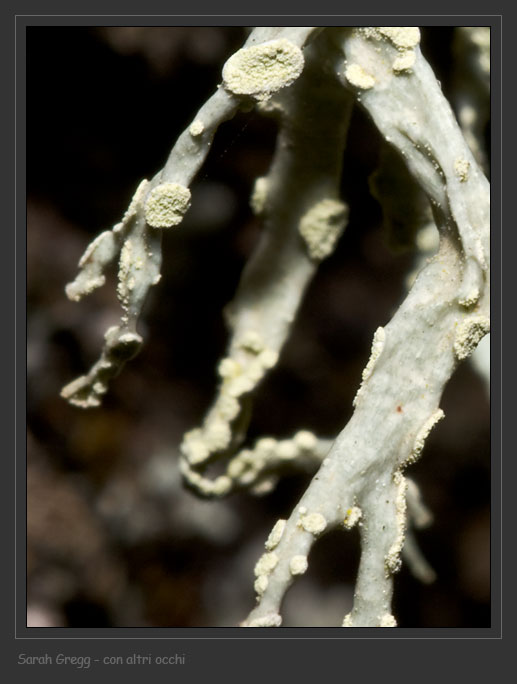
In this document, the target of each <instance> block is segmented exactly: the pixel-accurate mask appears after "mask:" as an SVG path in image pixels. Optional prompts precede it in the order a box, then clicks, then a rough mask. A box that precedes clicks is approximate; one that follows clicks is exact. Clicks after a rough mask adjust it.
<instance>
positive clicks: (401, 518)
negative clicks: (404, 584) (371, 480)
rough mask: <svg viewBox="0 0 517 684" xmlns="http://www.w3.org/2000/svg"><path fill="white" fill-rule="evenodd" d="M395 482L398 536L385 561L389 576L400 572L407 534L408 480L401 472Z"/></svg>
mask: <svg viewBox="0 0 517 684" xmlns="http://www.w3.org/2000/svg"><path fill="white" fill-rule="evenodd" d="M393 480H394V482H395V485H396V487H397V493H396V495H395V521H396V536H395V540H394V541H393V543H392V545H391V546H390V548H389V551H388V553H387V554H386V557H385V559H384V564H385V568H386V574H387V575H388V576H389V575H391V574H393V573H395V572H398V571H399V570H400V568H401V566H402V561H401V560H400V553H401V551H402V547H403V546H404V537H405V532H406V492H407V482H406V478H405V477H404V476H403V475H402V473H400V472H399V471H397V472H396V473H395V475H394V477H393ZM381 626H382V625H381ZM385 626H388V625H385Z"/></svg>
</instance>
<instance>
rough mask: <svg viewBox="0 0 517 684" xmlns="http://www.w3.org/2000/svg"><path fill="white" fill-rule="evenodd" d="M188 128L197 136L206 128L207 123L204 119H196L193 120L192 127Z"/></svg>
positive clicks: (194, 136)
mask: <svg viewBox="0 0 517 684" xmlns="http://www.w3.org/2000/svg"><path fill="white" fill-rule="evenodd" d="M188 130H189V133H190V135H191V136H192V137H193V138H197V137H198V136H200V135H201V133H203V131H204V130H205V124H204V123H203V122H202V121H200V120H199V119H196V120H195V121H193V122H192V123H191V124H190V127H189V129H188Z"/></svg>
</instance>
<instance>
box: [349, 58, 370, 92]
mask: <svg viewBox="0 0 517 684" xmlns="http://www.w3.org/2000/svg"><path fill="white" fill-rule="evenodd" d="M345 76H346V79H347V81H348V82H349V83H351V85H353V86H355V87H356V88H360V89H361V90H369V89H370V88H373V86H374V85H375V78H374V77H373V76H372V75H371V74H369V73H368V72H367V71H366V70H365V69H363V67H362V66H361V65H360V64H349V65H348V66H347V67H346V69H345Z"/></svg>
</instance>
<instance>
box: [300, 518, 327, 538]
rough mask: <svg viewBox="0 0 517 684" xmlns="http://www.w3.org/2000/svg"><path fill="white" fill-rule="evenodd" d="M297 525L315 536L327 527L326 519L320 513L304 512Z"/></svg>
mask: <svg viewBox="0 0 517 684" xmlns="http://www.w3.org/2000/svg"><path fill="white" fill-rule="evenodd" d="M298 525H299V526H300V527H302V528H303V529H304V530H305V531H306V532H310V533H311V534H313V535H314V536H315V537H317V536H318V535H320V534H321V533H322V532H323V530H324V529H325V528H326V527H327V521H326V520H325V517H324V516H323V515H322V514H321V513H305V514H303V515H302V516H301V517H300V520H299V521H298Z"/></svg>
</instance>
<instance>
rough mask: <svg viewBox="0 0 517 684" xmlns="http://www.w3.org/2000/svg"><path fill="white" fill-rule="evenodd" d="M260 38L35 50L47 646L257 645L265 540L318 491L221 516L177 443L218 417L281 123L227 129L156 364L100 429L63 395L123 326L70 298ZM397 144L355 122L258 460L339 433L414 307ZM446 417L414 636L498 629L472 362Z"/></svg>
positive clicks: (309, 602)
mask: <svg viewBox="0 0 517 684" xmlns="http://www.w3.org/2000/svg"><path fill="white" fill-rule="evenodd" d="M452 32H453V29H452V28H429V29H425V30H424V35H423V39H422V49H423V52H424V55H425V56H426V57H427V58H428V59H429V60H430V61H431V63H432V65H433V67H434V68H435V71H436V73H437V76H438V78H439V80H440V81H441V84H442V88H443V89H444V91H445V93H446V94H448V93H449V92H450V88H451V87H452V84H451V80H450V79H451V76H450V72H451V70H450V69H449V64H450V58H451V39H452ZM245 37H246V33H245V30H244V29H242V28H233V27H220V28H217V27H207V28H199V27H179V28H177V27H171V28H158V27H156V28H144V27H119V28H106V27H91V28H72V27H64V28H57V27H56V28H52V27H50V28H44V27H30V28H28V29H27V107H28V110H27V150H28V152H27V231H28V243H27V244H28V248H27V273H28V282H27V288H28V291H27V297H28V348H27V353H28V356H27V364H28V406H27V427H28V452H27V496H28V521H27V539H28V547H27V550H28V557H27V581H28V585H27V601H28V625H29V626H67V627H115V626H119V627H121V626H122V627H134V626H157V627H196V626H231V625H235V624H238V622H239V621H240V620H242V619H243V618H244V617H245V616H246V615H247V613H248V612H249V610H250V609H251V608H252V606H253V604H254V593H253V566H254V564H255V562H256V560H257V559H258V557H259V556H260V554H261V553H262V550H263V542H264V539H265V538H266V536H267V534H268V533H269V531H270V529H271V527H272V525H273V524H274V522H275V521H276V520H277V519H278V518H279V517H287V516H288V515H289V513H290V510H291V508H292V506H293V505H294V504H295V502H296V500H297V498H298V497H299V496H300V495H301V494H302V492H303V491H304V489H305V488H306V486H307V484H308V482H309V478H308V477H307V476H301V475H300V476H291V477H288V478H286V479H285V480H284V481H282V482H281V483H280V484H279V486H278V487H277V489H276V490H275V491H274V492H272V493H270V494H268V495H266V496H263V497H261V498H255V497H252V496H251V495H247V494H238V495H234V496H232V497H231V498H229V499H228V500H225V501H216V502H205V501H199V500H197V499H196V498H195V497H194V496H193V495H192V494H191V493H189V492H186V491H184V489H183V488H182V485H181V481H180V477H179V474H178V470H177V459H178V446H179V444H180V442H181V438H182V435H183V433H184V432H185V431H186V430H188V429H191V428H192V427H194V426H196V425H198V424H199V423H200V421H201V419H202V416H203V414H204V412H205V411H206V409H207V408H208V406H209V405H210V403H211V400H212V398H213V395H214V390H215V386H216V375H215V370H214V369H215V367H216V364H217V360H218V359H219V357H220V356H221V354H222V353H223V351H224V349H225V345H226V342H227V337H226V331H225V327H224V323H223V319H222V315H221V310H222V308H223V306H224V305H225V304H226V303H227V302H228V301H229V300H230V299H231V298H232V296H233V293H234V291H235V288H236V286H237V283H238V280H239V274H240V272H241V270H242V267H243V264H244V263H245V261H246V259H247V258H248V256H249V254H250V252H251V250H252V249H253V246H254V244H255V242H256V240H257V238H258V236H259V234H260V224H259V222H258V220H257V219H256V218H254V217H253V215H252V214H251V211H250V209H249V206H248V198H249V195H250V192H251V189H252V185H253V180H254V178H255V177H256V176H258V175H263V174H265V173H266V172H267V169H268V166H269V163H270V160H271V155H272V151H273V148H274V141H275V124H274V122H273V121H271V120H268V119H265V118H262V117H260V115H259V114H256V113H251V114H239V115H237V116H236V117H235V118H234V119H233V120H232V121H230V122H227V123H225V124H224V125H223V126H221V128H220V130H219V132H218V134H217V135H216V138H215V141H214V145H213V148H212V151H211V153H210V156H209V158H208V160H207V163H206V164H205V166H204V167H203V169H202V170H201V172H200V174H199V176H198V178H197V179H196V181H195V183H194V185H193V204H192V208H191V210H190V211H189V213H188V214H187V216H186V218H185V220H184V222H183V224H182V226H181V229H178V230H177V231H173V232H171V233H170V234H168V235H166V236H165V238H164V265H163V277H162V281H161V283H160V285H159V286H158V287H156V288H153V289H154V291H153V292H152V293H151V296H150V298H149V301H148V304H147V306H146V311H145V316H144V319H143V320H142V322H141V327H140V331H141V332H142V334H143V335H144V338H145V346H144V348H143V350H142V352H141V353H140V355H139V356H138V357H136V358H135V359H134V360H133V361H131V362H130V363H128V365H127V366H126V367H125V369H124V371H123V373H122V374H121V376H120V377H119V378H118V379H117V380H116V381H114V382H113V383H112V385H111V389H110V392H109V394H108V395H107V396H106V399H105V403H104V405H103V406H102V407H101V408H99V409H94V410H88V411H84V410H81V409H77V408H73V407H71V406H69V405H68V404H67V403H66V402H65V401H64V400H62V399H61V398H60V396H59V392H60V389H61V387H62V386H63V385H65V384H66V383H68V382H69V381H70V380H72V379H73V378H75V377H76V376H78V375H80V374H83V373H84V372H85V371H86V370H87V369H88V368H89V367H90V365H91V364H92V362H94V361H95V360H96V358H97V357H98V354H99V352H100V349H101V346H102V339H103V333H104V331H105V330H106V329H107V328H108V327H109V326H110V325H112V324H114V323H115V322H116V321H117V320H118V318H119V315H120V309H119V306H118V303H117V300H116V297H115V286H114V282H115V281H114V277H113V275H114V274H112V278H111V280H110V281H109V282H108V284H107V285H106V286H105V287H104V288H101V289H100V290H98V291H96V292H95V293H94V294H93V295H92V296H90V297H88V298H86V299H84V300H83V301H81V302H80V303H79V304H75V303H71V302H69V301H68V300H67V298H66V297H65V294H64V286H65V284H66V283H67V282H69V281H71V280H73V278H74V277H75V274H76V267H77V262H78V260H79V258H80V256H81V254H82V253H83V251H84V249H85V247H86V245H87V244H88V242H89V241H90V240H91V239H92V238H93V237H94V236H95V235H96V234H97V233H99V232H100V231H101V230H105V229H107V228H110V227H111V226H112V225H113V224H114V223H116V222H117V221H119V220H120V217H121V216H122V214H123V213H124V211H125V209H126V207H127V205H128V203H129V200H130V198H131V196H132V194H133V192H134V190H135V188H136V186H137V185H138V183H139V182H140V180H141V179H142V178H143V177H146V178H150V177H152V176H153V175H154V173H155V172H156V171H158V170H159V169H160V168H161V167H162V165H163V163H164V162H165V160H166V158H167V156H168V153H169V151H170V148H171V147H172V145H173V144H174V142H175V140H176V138H177V137H178V135H179V134H180V133H181V131H182V130H183V129H184V128H185V127H186V126H187V125H188V124H189V123H190V122H191V120H192V119H193V116H194V115H195V113H196V111H197V110H198V109H199V108H200V107H201V105H202V104H203V102H204V101H205V100H206V99H207V98H208V97H209V96H210V95H211V93H212V92H213V91H214V89H215V86H216V85H217V84H218V83H219V82H220V73H221V68H222V65H223V64H224V62H225V61H226V59H227V58H228V56H229V55H230V54H231V53H232V52H233V51H235V50H236V49H237V48H238V47H239V46H240V45H241V44H242V42H243V41H244V39H245ZM380 144H381V141H380V139H379V136H378V135H377V132H376V130H375V129H374V127H373V126H372V124H371V123H370V121H369V120H368V118H367V117H366V116H365V115H364V114H363V113H362V112H361V111H360V110H359V109H356V111H355V113H354V115H353V120H352V125H351V129H350V136H349V142H348V147H347V151H346V155H345V164H344V176H343V196H344V198H345V199H346V200H347V201H348V202H349V204H350V223H349V226H348V228H347V230H346V232H345V234H344V236H343V238H342V239H341V242H340V244H339V247H338V249H337V250H336V252H335V253H334V254H333V255H332V257H330V258H329V259H328V260H327V261H325V262H324V263H323V264H322V265H321V267H320V271H319V272H318V275H317V277H316V278H315V280H314V282H313V283H312V285H311V287H310V289H309V292H308V294H307V297H306V300H305V301H304V304H303V307H302V310H301V311H300V315H299V318H298V320H297V323H296V325H295V328H294V331H293V334H292V337H291V339H290V341H289V342H288V344H287V345H286V347H285V349H284V351H283V353H282V356H281V361H280V363H279V365H278V367H277V368H276V369H275V370H274V371H273V372H272V373H271V376H270V377H269V378H268V379H267V380H266V381H265V382H264V384H263V385H262V386H261V388H260V391H259V392H258V395H257V398H256V402H255V407H254V415H253V420H252V422H251V426H250V433H249V438H250V440H252V439H254V438H255V437H257V436H259V435H273V436H275V437H287V436H290V435H292V433H293V432H295V431H296V430H298V429H301V428H308V429H311V430H314V431H315V432H317V433H318V434H320V435H322V436H332V435H335V434H337V433H338V432H339V431H340V430H341V429H342V428H343V426H344V425H345V423H346V421H347V420H348V418H349V417H350V415H351V409H352V399H353V397H354V395H355V392H356V389H357V386H358V384H359V382H360V376H361V371H362V369H363V367H364V365H365V363H366V361H367V359H368V356H369V351H370V343H371V339H372V336H373V332H374V330H375V329H376V328H377V327H378V326H379V325H384V324H386V323H387V322H388V320H389V319H390V317H391V316H392V314H393V313H394V311H395V310H396V307H397V305H398V303H399V302H400V300H401V298H402V297H403V296H404V293H405V282H404V281H405V277H406V274H407V272H408V271H409V270H410V269H411V265H412V263H413V258H414V257H413V255H412V254H411V253H410V252H408V253H398V254H394V253H392V252H391V251H390V249H389V248H388V246H387V241H386V235H385V233H384V230H383V227H382V212H381V209H380V207H379V205H378V204H377V202H376V201H375V200H374V199H372V197H371V196H370V194H369V190H368V177H369V175H370V174H371V173H372V172H373V171H374V170H375V168H376V164H377V160H378V157H379V149H380ZM441 406H442V407H443V409H444V411H445V414H446V419H445V420H444V421H442V422H441V423H440V424H439V425H438V426H437V427H436V428H435V430H434V431H433V433H432V435H431V436H430V438H429V440H428V443H427V444H426V448H425V452H424V455H423V457H422V459H421V460H420V461H419V462H418V463H417V464H416V465H414V466H412V467H411V471H410V472H409V471H408V474H409V475H410V476H411V477H413V478H414V479H415V480H416V481H417V482H418V483H419V485H420V486H421V489H422V492H423V496H424V499H425V501H426V503H427V504H428V506H429V507H430V508H431V509H432V511H433V512H434V515H435V521H434V524H433V525H432V526H431V527H429V528H428V529H426V530H423V531H422V532H420V533H419V535H418V536H419V540H420V543H421V547H422V549H423V551H424V553H425V554H426V556H427V558H428V559H429V561H430V563H431V564H432V566H433V567H434V569H435V570H436V572H437V575H438V579H437V580H436V582H435V583H434V584H433V585H431V586H423V585H421V584H419V583H418V582H417V581H416V580H415V579H413V578H412V576H411V575H410V573H409V571H408V570H407V569H406V568H403V570H402V571H401V573H400V574H399V575H398V576H397V578H396V590H395V614H396V616H397V618H398V622H399V625H401V626H404V627H487V626H489V625H490V610H489V608H490V605H489V600H490V566H489V552H490V537H489V529H490V499H489V492H490V481H489V477H490V467H489V466H490V460H489V459H490V455H489V443H490V441H489V439H490V433H489V399H488V394H487V391H486V387H485V385H484V383H483V380H482V379H481V378H480V377H479V376H478V375H477V373H476V372H475V370H474V369H473V368H472V366H471V365H470V364H463V365H462V366H461V367H460V368H459V369H458V371H457V373H456V375H455V376H454V377H453V379H452V380H451V382H450V384H449V385H448V387H447V389H446V392H445V395H444V397H443V400H442V403H441ZM272 409H273V410H272ZM358 558H359V547H358V536H357V534H356V532H355V531H354V532H352V533H346V534H345V533H337V532H336V533H332V534H330V535H328V536H326V537H324V538H323V539H321V540H320V541H319V542H318V543H317V544H316V546H315V548H314V550H313V552H312V555H311V564H310V567H309V571H308V573H307V575H306V576H304V577H303V578H302V579H301V580H299V581H298V582H297V583H296V584H295V586H294V587H293V589H292V590H291V592H290V593H289V594H288V597H287V600H286V611H285V619H284V625H285V626H304V625H321V626H337V625H339V624H341V620H342V618H343V616H344V614H345V613H346V612H348V610H349V609H350V605H351V600H352V592H353V583H354V577H355V573H356V570H357V563H358Z"/></svg>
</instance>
